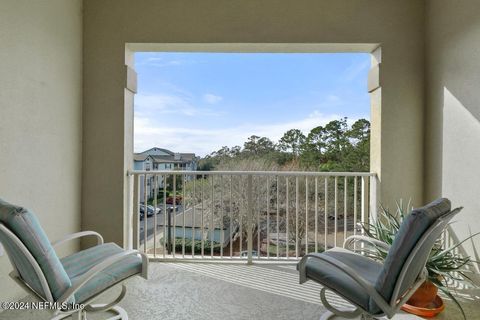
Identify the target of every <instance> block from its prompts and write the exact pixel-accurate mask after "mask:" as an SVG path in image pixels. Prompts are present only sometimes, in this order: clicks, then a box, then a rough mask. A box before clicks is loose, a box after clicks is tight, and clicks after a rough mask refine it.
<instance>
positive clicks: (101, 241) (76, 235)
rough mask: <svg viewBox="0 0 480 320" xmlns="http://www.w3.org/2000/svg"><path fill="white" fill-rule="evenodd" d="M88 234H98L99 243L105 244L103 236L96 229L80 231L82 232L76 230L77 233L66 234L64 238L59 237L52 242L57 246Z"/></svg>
mask: <svg viewBox="0 0 480 320" xmlns="http://www.w3.org/2000/svg"><path fill="white" fill-rule="evenodd" d="M86 236H96V237H97V245H100V244H103V237H102V236H101V235H100V233H98V232H95V231H80V232H76V233H72V234H69V235H66V236H65V237H63V238H62V239H59V240H57V241H54V242H52V247H56V246H59V245H61V244H62V243H65V242H67V241H70V240H74V239H78V238H81V237H86Z"/></svg>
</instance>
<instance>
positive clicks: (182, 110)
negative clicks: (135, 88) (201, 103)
mask: <svg viewBox="0 0 480 320" xmlns="http://www.w3.org/2000/svg"><path fill="white" fill-rule="evenodd" d="M191 100H192V99H191V98H190V97H189V95H187V94H181V95H170V94H141V93H139V94H137V95H136V96H135V111H136V112H137V114H138V115H139V116H151V115H153V114H156V115H158V114H180V115H184V116H196V115H202V116H217V115H219V114H220V113H219V112H215V111H213V110H210V109H206V108H200V107H196V106H195V105H194V104H193V103H192V102H191Z"/></svg>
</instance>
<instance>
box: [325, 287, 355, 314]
mask: <svg viewBox="0 0 480 320" xmlns="http://www.w3.org/2000/svg"><path fill="white" fill-rule="evenodd" d="M326 291H327V288H326V287H323V288H322V290H321V291H320V300H322V304H323V306H324V307H325V308H327V310H328V313H326V314H324V317H325V318H324V317H323V316H322V318H321V319H322V320H327V319H330V318H332V317H333V316H340V317H342V318H346V319H354V318H357V317H358V316H363V311H362V310H361V309H360V308H355V309H354V310H341V309H338V308H335V307H333V306H332V305H331V304H330V303H329V302H328V301H327V297H326V295H325V292H326Z"/></svg>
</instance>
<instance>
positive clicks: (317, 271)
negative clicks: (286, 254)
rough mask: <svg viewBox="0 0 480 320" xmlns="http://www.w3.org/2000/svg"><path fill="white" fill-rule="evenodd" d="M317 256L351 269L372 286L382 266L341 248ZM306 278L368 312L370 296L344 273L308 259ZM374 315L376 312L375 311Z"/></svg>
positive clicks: (318, 260) (318, 261)
mask: <svg viewBox="0 0 480 320" xmlns="http://www.w3.org/2000/svg"><path fill="white" fill-rule="evenodd" d="M318 255H327V256H331V257H332V258H335V259H336V260H339V261H341V262H343V263H344V264H346V265H347V266H349V267H351V268H353V269H354V270H355V271H357V273H358V274H359V275H360V276H361V277H362V278H364V279H365V280H367V281H368V282H370V284H371V285H372V286H373V285H374V284H375V281H376V280H377V277H378V274H379V273H380V271H381V270H382V264H381V263H379V262H377V261H374V260H372V259H369V258H367V257H365V256H362V255H359V254H356V253H354V252H352V251H349V250H346V249H343V248H333V249H330V250H327V251H325V252H323V253H318ZM305 272H306V275H307V278H309V279H312V280H314V281H317V282H319V283H321V284H322V285H324V286H326V287H329V288H331V289H334V290H335V291H336V292H337V293H338V294H340V295H342V296H343V297H344V298H346V299H347V300H350V301H352V302H355V303H356V304H357V305H359V306H361V307H362V308H364V309H365V310H367V311H368V310H369V302H370V296H369V295H368V294H367V293H366V292H365V290H364V289H363V287H362V286H360V285H359V284H358V283H357V282H356V281H354V280H352V278H351V277H350V276H348V275H347V274H346V273H344V272H341V271H339V270H338V268H336V267H334V266H332V265H331V264H329V263H327V262H324V261H321V260H320V259H309V260H308V262H307V264H306V265H305ZM375 313H376V310H375Z"/></svg>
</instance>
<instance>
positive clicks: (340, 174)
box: [127, 170, 376, 177]
mask: <svg viewBox="0 0 480 320" xmlns="http://www.w3.org/2000/svg"><path fill="white" fill-rule="evenodd" d="M127 174H128V175H129V176H132V175H144V174H151V175H161V174H185V175H257V176H316V177H374V176H376V173H374V172H328V171H316V172H310V171H190V170H133V171H128V173H127Z"/></svg>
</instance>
